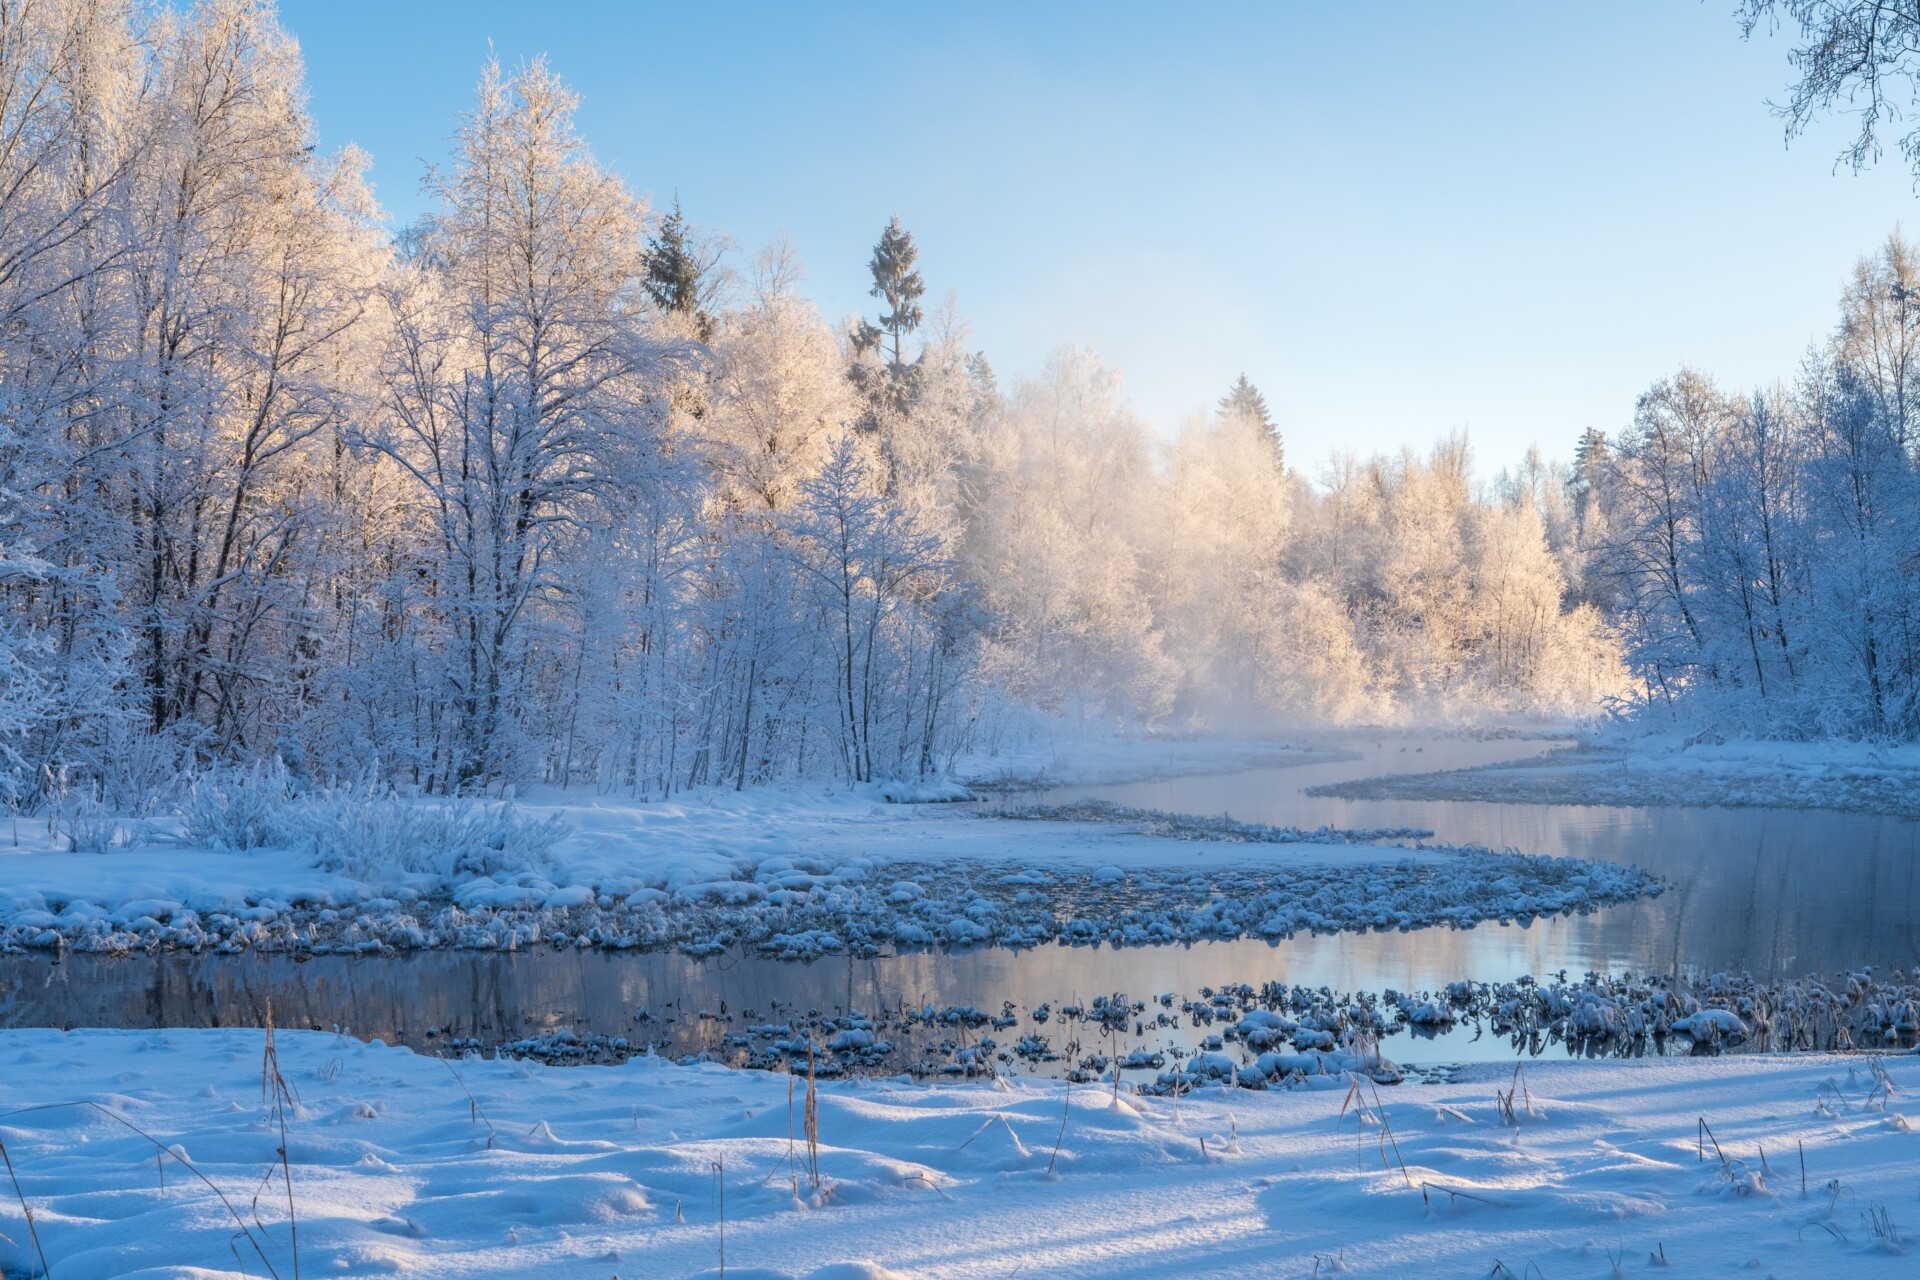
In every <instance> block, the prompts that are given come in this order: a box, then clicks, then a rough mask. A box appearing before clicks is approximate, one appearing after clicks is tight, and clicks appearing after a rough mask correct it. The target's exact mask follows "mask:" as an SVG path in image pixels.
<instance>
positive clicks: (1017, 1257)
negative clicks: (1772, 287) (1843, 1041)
mask: <svg viewBox="0 0 1920 1280" xmlns="http://www.w3.org/2000/svg"><path fill="white" fill-rule="evenodd" d="M265 1046H266V1040H265V1037H264V1035H263V1033H262V1032H260V1031H257V1030H255V1031H240V1030H211V1031H167V1032H157V1033H156V1032H110V1031H75V1032H64V1033H63V1032H58V1031H38V1030H35V1031H10V1032H5V1033H0V1062H4V1063H5V1065H6V1068H7V1069H6V1071H5V1072H4V1073H3V1074H0V1139H3V1140H4V1142H5V1144H6V1148H7V1151H8V1154H9V1158H10V1160H11V1161H12V1165H13V1168H14V1171H15V1174H16V1176H17V1178H18V1192H19V1196H18V1197H16V1196H15V1195H14V1194H13V1191H14V1189H13V1188H12V1187H6V1188H4V1189H0V1190H4V1191H5V1194H4V1195H0V1233H4V1235H5V1236H6V1237H8V1239H9V1240H10V1241H11V1243H0V1267H3V1268H4V1270H5V1271H6V1273H7V1274H9V1275H24V1274H27V1273H28V1272H29V1271H30V1270H33V1269H35V1268H37V1267H38V1266H39V1262H38V1260H37V1258H36V1257H35V1256H34V1252H33V1251H34V1249H35V1246H34V1244H33V1243H32V1241H33V1240H34V1238H35V1237H36V1236H37V1238H38V1242H39V1248H40V1249H42V1250H44V1252H45V1255H46V1262H47V1264H48V1265H49V1267H50V1269H51V1271H52V1273H53V1274H54V1275H55V1276H58V1277H60V1280H74V1278H75V1277H107V1276H115V1277H123V1276H137V1275H148V1276H156V1277H157V1276H178V1275H186V1274H192V1275H195V1276H201V1277H207V1278H209V1280H211V1278H213V1277H222V1278H226V1277H233V1278H237V1277H239V1276H241V1275H243V1274H245V1275H253V1276H260V1275H262V1274H264V1273H265V1268H264V1266H263V1261H262V1260H263V1259H265V1260H266V1261H268V1262H270V1263H271V1265H272V1266H273V1268H274V1269H275V1270H276V1271H277V1273H278V1274H279V1275H281V1276H283V1277H284V1276H290V1275H291V1274H292V1267H291V1263H292V1260H293V1252H292V1239H291V1237H290V1233H289V1231H288V1230H287V1227H288V1221H287V1217H288V1214H287V1206H288V1202H289V1198H290V1199H291V1203H292V1206H293V1210H294V1213H295V1215H296V1217H297V1221H298V1246H299V1255H300V1259H299V1260H300V1266H301V1270H302V1273H303V1274H311V1275H332V1274H341V1275H360V1276H364V1275H375V1274H390V1273H391V1274H397V1273H404V1274H407V1275H410V1276H420V1277H425V1278H428V1280H453V1278H455V1277H474V1278H478V1277H494V1276H501V1277H504V1276H521V1275H528V1274H536V1273H537V1274H542V1275H567V1276H582V1277H588V1276H592V1277H601V1278H605V1277H612V1276H626V1277H629V1280H631V1278H632V1277H638V1276H656V1275H657V1276H686V1275H697V1274H701V1273H704V1272H709V1271H715V1270H717V1269H718V1267H719V1265H720V1260H721V1254H720V1250H721V1247H722V1245H721V1239H722V1234H723V1223H722V1218H723V1216H724V1239H725V1244H724V1247H725V1266H726V1273H727V1274H728V1275H730V1276H734V1277H736V1280H738V1278H740V1277H759V1278H761V1280H766V1278H767V1277H774V1276H801V1277H807V1276H813V1275H816V1274H818V1275H822V1276H833V1277H840V1278H856V1277H866V1278H868V1280H873V1278H875V1277H882V1276H885V1275H887V1274H888V1273H891V1274H893V1275H896V1276H900V1277H917V1278H924V1280H945V1278H947V1277H953V1278H956V1280H958V1278H961V1277H986V1276H1005V1275H1008V1274H1012V1273H1014V1272H1015V1271H1025V1272H1026V1273H1029V1274H1047V1275H1058V1276H1101V1277H1111V1276H1116V1275H1119V1276H1135V1275H1138V1276H1146V1275H1155V1276H1157V1275H1163V1274H1179V1275H1223V1276H1224V1275H1247V1274H1267V1275H1284V1276H1313V1275H1316V1274H1318V1275H1321V1276H1325V1275H1329V1274H1360V1275H1376V1276H1398V1275H1407V1274H1413V1273H1415V1272H1417V1273H1418V1274H1421V1275H1423V1276H1437V1277H1452V1276H1459V1277H1469V1276H1472V1277H1484V1276H1487V1275H1489V1274H1496V1275H1505V1274H1509V1273H1510V1274H1512V1275H1514V1276H1520V1275H1523V1274H1533V1273H1534V1271H1532V1270H1529V1268H1532V1269H1536V1270H1537V1271H1538V1272H1539V1273H1541V1274H1545V1275H1548V1276H1563V1275H1576V1276H1577V1275H1608V1274H1615V1275H1619V1274H1628V1275H1632V1274H1640V1273H1641V1272H1643V1271H1645V1270H1647V1269H1648V1268H1650V1267H1653V1268H1657V1267H1659V1266H1661V1265H1662V1264H1663V1263H1664V1265H1666V1266H1670V1267H1673V1268H1675V1269H1676V1273H1677V1274H1706V1273H1712V1272H1717V1271H1719V1270H1749V1269H1750V1270H1751V1271H1752V1272H1753V1273H1754V1274H1760V1275H1766V1274H1772V1275H1779V1276H1788V1275H1812V1274H1823V1275H1825V1274H1846V1275H1887V1276H1895V1275H1904V1274H1907V1272H1908V1270H1909V1269H1910V1267H1911V1261H1910V1260H1908V1259H1905V1258H1903V1257H1902V1256H1901V1253H1902V1251H1903V1250H1904V1249H1905V1248H1906V1247H1907V1240H1908V1238H1909V1237H1910V1236H1911V1234H1912V1233H1913V1232H1914V1230H1915V1228H1916V1226H1920V1212H1917V1211H1916V1209H1915V1207H1914V1189H1913V1181H1912V1170H1913V1168H1914V1159H1915V1155H1916V1150H1917V1149H1916V1146H1915V1144H1916V1143H1920V1138H1917V1137H1916V1136H1915V1135H1914V1134H1913V1133H1912V1132H1911V1129H1910V1126H1909V1123H1908V1119H1907V1117H1906V1115H1905V1114H1903V1113H1904V1112H1906V1111H1907V1109H1908V1108H1909V1106H1910V1105H1911V1104H1910V1101H1909V1100H1910V1098H1911V1096H1912V1095H1913V1092H1914V1091H1915V1090H1916V1089H1920V1059H1916V1058H1915V1057H1914V1056H1912V1055H1903V1056H1896V1057H1888V1058H1883V1059H1874V1058H1869V1057H1866V1056H1864V1055H1850V1056H1844V1057H1835V1056H1826V1055H1821V1056H1798V1057H1770V1056H1755V1057H1738V1058H1734V1057H1727V1058H1718V1059H1704V1060H1703V1059H1694V1060H1642V1061H1630V1062H1606V1063H1593V1062H1579V1061H1567V1060H1559V1061H1529V1062H1527V1063H1526V1065H1525V1066H1524V1067H1523V1068H1521V1070H1520V1072H1519V1073H1518V1074H1517V1075H1516V1073H1515V1071H1514V1069H1513V1068H1512V1067H1509V1066H1489V1067H1481V1068H1474V1069H1470V1070H1468V1071H1467V1072H1466V1073H1464V1074H1463V1075H1462V1076H1461V1077H1460V1078H1458V1079H1456V1080H1454V1081H1452V1082H1450V1083H1446V1084H1426V1083H1409V1084H1406V1085H1402V1086H1399V1087H1396V1088H1384V1089H1378V1090H1376V1089H1375V1087H1374V1086H1372V1085H1370V1084H1368V1085H1365V1086H1363V1087H1362V1088H1361V1089H1360V1091H1359V1094H1358V1096H1357V1097H1356V1096H1355V1094H1354V1092H1353V1088H1354V1086H1353V1083H1352V1081H1351V1080H1350V1079H1346V1078H1335V1077H1326V1078H1323V1079H1322V1080H1321V1081H1320V1082H1319V1085H1320V1086H1322V1087H1302V1088H1296V1089H1293V1090H1278V1091H1269V1092H1264V1093H1256V1094H1249V1093H1247V1092H1245V1091H1228V1090H1224V1089H1214V1088H1202V1089H1199V1090H1196V1091H1194V1092H1192V1093H1189V1094H1187V1095H1185V1096H1183V1097H1180V1098H1177V1099H1176V1098H1151V1097H1139V1096H1131V1095H1128V1094H1126V1093H1124V1092H1123V1093H1121V1094H1120V1095H1119V1096H1118V1097H1117V1098H1116V1097H1115V1095H1114V1094H1113V1092H1112V1091H1111V1089H1110V1088H1109V1087H1108V1086H1105V1085H1081V1086H1077V1087H1070V1086H1067V1085H1064V1084H1062V1083H1059V1082H1052V1081H1011V1082H1010V1081H999V1082H995V1083H991V1084H969V1085H958V1086H932V1085H924V1084H912V1083H906V1082H902V1081H898V1080H893V1079H882V1080H872V1079H861V1080H846V1081H832V1082H821V1084H820V1085H819V1086H818V1090H817V1099H816V1101H815V1103H814V1108H815V1113H816V1116H817V1123H816V1125H815V1126H814V1127H813V1135H814V1137H815V1138H816V1139H817V1145H815V1146H814V1147H813V1148H812V1149H811V1150H810V1147H809V1142H808V1128H809V1126H808V1124H807V1119H806V1112H807V1098H806V1094H807V1084H806V1081H805V1080H804V1079H798V1080H795V1079H792V1078H790V1077H783V1076H781V1075H777V1074H768V1073H741V1072H735V1071H729V1070H726V1069H724V1068H721V1067H717V1066H696V1067H680V1066H674V1065H671V1064H669V1063H666V1062H664V1061H661V1060H657V1059H636V1060H634V1061H632V1062H629V1063H626V1064H624V1065H621V1066H618V1067H569V1068H549V1067H542V1066H540V1065H537V1064H531V1063H524V1062H511V1061H502V1060H495V1061H482V1060H468V1061H463V1062H459V1063H456V1064H453V1065H452V1067H451V1069H450V1068H449V1064H447V1063H445V1062H440V1061H435V1060H433V1059H431V1058H427V1057H423V1056H418V1055H415V1054H413V1053H411V1052H408V1051H406V1050H403V1049H398V1048H392V1047H388V1046H385V1045H381V1044H377V1043H375V1044H363V1043H360V1042H358V1041H354V1040H351V1039H349V1038H346V1037H344V1036H337V1035H333V1034H327V1033H319V1032H294V1033H288V1032H282V1033H280V1034H279V1035H278V1037H277V1041H276V1044H275V1048H276V1051H277V1055H278V1068H279V1071H280V1073H281V1075H282V1076H283V1078H284V1080H285V1081H286V1083H287V1085H288V1086H289V1089H290V1093H291V1097H292V1100H291V1101H290V1102H288V1103H285V1104H283V1107H282V1111H283V1114H284V1119H285V1122H286V1128H285V1144H286V1153H287V1154H286V1162H285V1164H284V1165H283V1164H282V1163H281V1160H280V1158H279V1155H278V1148H279V1147H280V1145H281V1142H282V1137H281V1130H280V1127H279V1122H278V1120H279V1118H278V1117H276V1116H275V1115H274V1113H273V1109H272V1106H271V1103H269V1104H268V1105H266V1106H263V1104H262V1065H263V1051H264V1049H265ZM269 1097H271V1091H269ZM1356 1111H1357V1112H1358V1118H1357V1119H1356ZM130 1126H137V1127H138V1129H139V1130H140V1131H142V1132H143V1133H144V1134H145V1135H148V1136H145V1137H143V1136H141V1133H136V1132H135V1131H134V1129H133V1128H132V1127H130ZM149 1137H150V1138H151V1141H149ZM159 1152H164V1153H165V1154H158V1153H159ZM156 1158H158V1161H159V1163H158V1164H156ZM183 1162H191V1170H189V1168H188V1167H187V1166H186V1164H185V1163H183ZM816 1169H817V1173H818V1177H817V1180H816V1178H815V1176H814V1175H815V1170H816ZM1803 1170H1804V1173H1803ZM196 1174H197V1175H201V1176H204V1177H205V1179H206V1182H204V1183H203V1182H201V1181H199V1180H198V1178H197V1177H196ZM288 1184H290V1185H291V1196H290V1197H289V1193H288ZM1803 1186H1804V1189H1803ZM214 1188H217V1189H218V1191H219V1192H221V1193H223V1194H225V1195H226V1196H227V1198H228V1200H229V1201H230V1202H231V1204H232V1206H233V1210H234V1211H233V1212H229V1209H228V1207H227V1206H226V1205H224V1204H222V1202H221V1201H220V1200H219V1198H218V1197H217V1196H216V1195H215V1191H214ZM22 1197H23V1198H24V1200H25V1202H26V1204H27V1205H28V1206H29V1207H31V1208H32V1210H33V1214H34V1231H33V1232H32V1233H29V1232H28V1230H27V1229H26V1222H25V1220H24V1218H23V1216H22V1214H21V1210H20V1198H22ZM256 1242H257V1244H258V1246H259V1249H260V1253H259V1255H256V1254H255V1253H254V1252H253V1246H254V1244H255V1243H256ZM1496 1266H1499V1267H1503V1268H1505V1270H1504V1271H1496V1270H1495V1267H1496ZM825 1267H838V1268H840V1269H838V1270H833V1271H824V1272H823V1271H821V1268H825Z"/></svg>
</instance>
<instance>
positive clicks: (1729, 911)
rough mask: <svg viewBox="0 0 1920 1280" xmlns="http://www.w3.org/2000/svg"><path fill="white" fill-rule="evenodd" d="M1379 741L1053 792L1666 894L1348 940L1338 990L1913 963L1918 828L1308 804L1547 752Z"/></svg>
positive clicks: (1919, 877)
mask: <svg viewBox="0 0 1920 1280" xmlns="http://www.w3.org/2000/svg"><path fill="white" fill-rule="evenodd" d="M1422 745H1424V746H1425V750H1416V749H1414V748H1413V747H1410V746H1406V745H1403V744H1400V743H1396V742H1393V741H1388V742H1385V743H1382V744H1379V745H1372V744H1369V745H1368V746H1367V747H1365V748H1364V749H1363V750H1362V758H1361V759H1360V760H1357V761H1346V762H1341V763H1338V764H1322V765H1312V766H1304V767H1300V768H1293V769H1262V770H1256V771H1253V772H1250V773H1243V774H1236V775H1228V776H1216V777H1196V778H1176V779H1170V780H1167V781H1161V782H1149V783H1136V784H1130V785H1124V786H1112V787H1097V788H1073V789H1061V790H1058V791H1054V792H1049V793H1047V795H1046V796H1045V799H1046V800H1047V801H1049V802H1056V801H1063V800H1069V799H1077V798H1081V797H1085V796H1095V795H1097V796H1099V797H1101V798H1103V799H1108V800H1112V801H1114V802H1115V803H1118V804H1124V805H1135V806H1139V807H1142V808H1153V809H1169V810H1173V811H1176V812H1182V813H1203V814H1219V813H1229V814H1231V815H1232V816H1233V817H1235V818H1238V819H1240V820H1241V821H1245V822H1270V823H1276V824H1282V825H1295V826H1319V825H1321V824H1323V823H1324V824H1330V825H1334V826H1355V827H1387V826H1419V827H1428V828H1431V829H1432V830H1433V831H1434V833H1435V839H1436V840H1439V841H1443V842H1447V843H1456V844H1484V845H1487V846H1489V847H1492V848H1495V849H1502V848H1513V849H1519V850H1522V851H1524V852H1527V853H1546V854H1571V855H1574V856H1576V857H1582V858H1593V859H1605V860H1607V861H1611V862H1621V863H1637V864H1639V865H1640V866H1642V867H1645V868H1647V869H1649V870H1651V871H1653V872H1655V873H1656V874H1658V875H1659V876H1660V877H1661V878H1662V879H1664V880H1665V881H1666V882H1667V885H1668V891H1667V892H1666V893H1665V894H1663V895H1662V896H1661V897H1659V898H1655V899H1650V900H1646V901H1642V902H1637V903H1630V904H1627V905H1624V906H1617V907H1609V908H1607V909H1605V910H1603V911H1599V912H1596V913H1594V914H1592V915H1588V916H1579V917H1572V918H1566V919H1554V920H1547V921H1542V922H1540V923H1537V924H1535V925H1534V926H1533V927H1532V928H1530V929H1515V928H1499V927H1489V926H1483V927H1481V928H1479V929H1474V930H1470V931H1467V932H1464V933H1457V932H1451V931H1447V930H1425V931H1422V932H1419V933H1417V934H1413V935H1406V936H1401V935H1384V936H1383V935H1371V936H1367V937H1360V938H1352V939H1348V940H1345V942H1344V945H1343V947H1342V949H1343V950H1345V951H1347V952H1348V961H1347V963H1346V964H1345V965H1344V966H1342V968H1341V972H1340V974H1339V978H1340V980H1342V981H1350V982H1354V983H1356V984H1358V985H1369V984H1367V983H1366V982H1364V981H1363V980H1362V979H1363V976H1364V975H1368V974H1379V975H1381V977H1382V978H1383V980H1386V981H1389V982H1390V981H1392V980H1393V979H1392V977H1391V976H1390V975H1399V977H1400V978H1401V980H1410V978H1409V977H1408V975H1409V974H1410V973H1428V974H1431V973H1434V972H1435V971H1436V968H1438V969H1439V970H1443V971H1451V972H1452V973H1454V974H1456V975H1461V974H1465V975H1471V976H1474V977H1506V976H1510V975H1514V974H1519V973H1526V972H1532V973H1541V972H1551V971H1554V970H1558V969H1561V968H1566V969H1569V970H1571V971H1573V972H1576V973H1579V972H1584V971H1586V970H1589V969H1592V970H1599V971H1606V970H1610V969H1611V970H1621V969H1632V970H1634V971H1636V972H1666V973H1680V974H1686V975H1700V974H1706V973H1711V972H1714V971H1716V970H1729V971H1733V970H1747V971H1750V972H1752V973H1753V974H1754V975H1755V976H1758V977H1797V976H1801V975H1804V974H1807V973H1810V972H1832V971H1836V970H1840V969H1845V968H1851V967H1854V966H1857V965H1861V964H1869V963H1879V964H1883V965H1884V964H1898V965H1902V966H1909V965H1912V964H1914V963H1916V962H1920V824H1916V823H1913V822H1909V821H1904V820H1902V819H1898V818H1881V817H1872V816H1868V815H1863V814H1854V813H1839V812H1834V811H1831V810H1797V811H1796V810H1786V809H1721V808H1698V809H1681V808H1646V809H1621V808H1607V807H1600V806H1585V805H1524V804H1497V803H1482V802H1455V801H1432V800H1344V799H1339V798H1336V797H1326V796H1309V795H1305V794H1303V791H1304V789H1305V788H1307V787H1311V786H1317V785H1319V784H1320V783H1323V782H1331V781H1338V780H1343V779H1347V778H1353V777H1364V776H1371V775H1376V774H1381V773H1388V772H1422V771H1426V770H1429V769H1445V768H1458V767H1464V766H1466V765H1469V764H1481V763H1490V762H1494V761H1498V760H1503V759H1515V758H1520V757H1524V756H1528V755H1532V754H1535V753H1537V752H1538V751H1539V750H1540V749H1541V744H1538V743H1523V742H1512V741H1505V742H1445V741H1437V742H1431V743H1426V744H1422Z"/></svg>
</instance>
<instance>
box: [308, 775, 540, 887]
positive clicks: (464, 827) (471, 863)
mask: <svg viewBox="0 0 1920 1280" xmlns="http://www.w3.org/2000/svg"><path fill="white" fill-rule="evenodd" d="M276 834H277V836H278V839H277V840H276V841H275V842H276V843H278V844H284V845H285V846H287V847H288V848H293V849H299V850H302V851H304V852H307V853H310V854H311V855H312V857H313V860H314V863H315V865H317V866H319V867H320V868H321V869H322V870H323V871H333V872H343V873H345V874H348V875H351V876H354V877H356V878H358V879H369V878H373V877H376V876H378V875H379V874H380V873H382V872H388V873H391V872H394V871H405V872H416V873H420V872H425V873H432V874H436V875H440V876H443V877H446V878H448V879H465V878H469V877H475V876H499V875H508V874H514V873H517V872H523V871H543V872H544V871H551V870H552V869H553V856H552V855H553V848H554V846H555V845H556V844H557V843H559V841H560V840H561V838H562V837H564V836H565V835H566V834H567V825H566V823H565V822H564V821H562V820H561V819H560V818H558V817H548V818H535V817H533V816H531V815H528V814H525V813H522V812H520V811H518V810H516V809H515V808H514V807H513V806H512V805H511V804H507V803H504V802H502V803H489V802H485V801H477V800H449V801H444V802H440V803H434V804H428V803H422V802H419V801H413V800H408V799H406V798H404V797H402V796H398V795H394V794H393V793H391V792H385V793H382V792H380V791H377V790H374V789H371V788H366V787H340V788H335V789H331V790H327V791H321V792H316V793H314V794H312V795H309V796H306V797H303V798H302V799H300V800H298V801H296V802H295V803H294V804H293V805H291V806H290V807H289V808H287V809H286V810H285V811H284V812H283V813H282V815H281V817H280V820H279V830H278V831H277V833H276Z"/></svg>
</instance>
